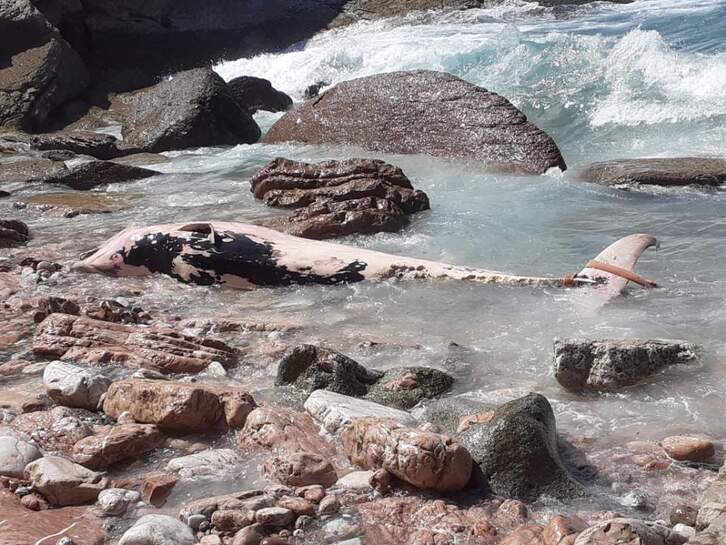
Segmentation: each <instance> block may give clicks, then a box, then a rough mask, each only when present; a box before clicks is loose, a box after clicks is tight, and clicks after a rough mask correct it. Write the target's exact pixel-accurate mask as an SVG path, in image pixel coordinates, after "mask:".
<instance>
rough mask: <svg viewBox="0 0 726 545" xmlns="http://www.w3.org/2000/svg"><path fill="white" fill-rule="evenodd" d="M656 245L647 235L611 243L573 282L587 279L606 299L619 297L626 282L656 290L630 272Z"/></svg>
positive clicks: (650, 283) (649, 282) (653, 239)
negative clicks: (596, 284) (641, 257)
mask: <svg viewBox="0 0 726 545" xmlns="http://www.w3.org/2000/svg"><path fill="white" fill-rule="evenodd" d="M657 245H658V241H657V240H656V238H655V237H652V236H650V235H642V234H638V235H630V236H627V237H624V238H621V239H620V240H618V241H616V242H614V243H613V244H611V245H610V246H608V247H607V248H605V249H604V250H603V251H602V252H600V253H599V254H598V255H597V257H595V259H593V260H591V261H590V262H588V263H587V265H586V266H585V268H584V269H582V270H581V271H580V272H579V273H578V274H577V278H587V279H590V280H594V281H596V282H598V283H600V284H602V285H601V286H598V288H599V289H602V290H605V291H606V292H607V293H608V295H610V296H615V295H619V294H620V293H621V292H622V291H623V290H624V289H625V286H626V285H627V284H628V282H636V283H638V284H640V285H642V286H644V287H649V288H652V287H656V284H655V283H654V282H651V281H649V280H646V279H645V278H642V277H641V276H638V275H637V274H636V273H635V272H634V270H633V269H634V268H635V264H636V263H637V262H638V259H639V258H640V256H641V255H642V254H643V252H644V251H645V250H647V249H648V248H650V247H651V246H657Z"/></svg>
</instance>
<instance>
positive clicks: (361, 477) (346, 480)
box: [333, 471, 373, 492]
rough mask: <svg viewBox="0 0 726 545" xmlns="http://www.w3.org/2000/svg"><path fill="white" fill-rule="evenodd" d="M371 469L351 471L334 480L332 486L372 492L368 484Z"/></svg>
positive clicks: (371, 473) (371, 472) (371, 474)
mask: <svg viewBox="0 0 726 545" xmlns="http://www.w3.org/2000/svg"><path fill="white" fill-rule="evenodd" d="M372 476H373V471H352V472H350V473H348V474H347V475H343V476H342V477H341V478H340V479H338V480H337V481H336V483H335V484H334V485H333V488H344V489H345V490H351V491H355V492H372V491H373V487H372V486H371V484H370V481H371V477H372Z"/></svg>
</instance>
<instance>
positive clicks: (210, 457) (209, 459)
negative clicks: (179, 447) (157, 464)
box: [166, 449, 242, 479]
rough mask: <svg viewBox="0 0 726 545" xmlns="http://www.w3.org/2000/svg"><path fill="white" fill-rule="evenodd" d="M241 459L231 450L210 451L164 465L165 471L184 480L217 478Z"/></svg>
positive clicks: (176, 459)
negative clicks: (176, 474) (175, 474)
mask: <svg viewBox="0 0 726 545" xmlns="http://www.w3.org/2000/svg"><path fill="white" fill-rule="evenodd" d="M241 461H242V459H241V458H240V457H239V455H238V454H237V453H236V452H235V451H234V450H232V449H210V450H203V451H202V452H197V453H196V454H190V455H188V456H182V457H180V458H173V459H171V460H169V462H168V463H167V464H166V469H167V470H168V471H172V472H174V473H178V474H179V476H181V477H183V478H185V479H194V478H197V477H209V476H213V477H217V476H219V475H220V474H224V473H229V472H230V471H231V470H233V469H234V468H235V467H236V466H238V465H239V464H240V463H241Z"/></svg>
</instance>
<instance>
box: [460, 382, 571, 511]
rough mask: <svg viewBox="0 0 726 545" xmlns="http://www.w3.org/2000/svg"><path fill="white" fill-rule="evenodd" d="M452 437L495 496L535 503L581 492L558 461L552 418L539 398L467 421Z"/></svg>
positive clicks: (528, 398) (531, 397) (525, 399)
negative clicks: (461, 445) (484, 478)
mask: <svg viewBox="0 0 726 545" xmlns="http://www.w3.org/2000/svg"><path fill="white" fill-rule="evenodd" d="M455 437H456V438H457V439H458V440H459V442H460V443H461V444H463V445H464V446H465V447H466V448H467V450H468V451H469V452H470V453H471V456H472V458H473V459H474V461H475V462H476V463H477V464H478V465H479V468H480V469H481V471H482V474H483V475H484V476H485V477H486V478H487V479H488V480H489V484H490V486H491V488H492V490H493V491H494V492H495V493H496V494H499V495H501V496H505V497H507V498H514V499H518V500H522V501H534V500H536V499H537V498H538V497H539V496H541V495H543V494H546V495H548V496H553V497H556V498H567V497H572V496H574V495H578V494H579V493H581V491H582V488H581V485H579V484H578V483H577V482H576V481H575V480H574V479H573V477H572V476H570V475H569V473H568V471H567V469H566V468H565V466H564V465H563V463H562V461H561V459H560V455H559V452H558V449H557V430H556V425H555V415H554V413H553V412H552V407H551V406H550V404H549V402H548V401H547V399H546V398H545V397H543V396H541V395H539V394H529V395H527V396H525V397H522V398H519V399H515V400H513V401H510V402H508V403H505V404H504V405H501V406H500V407H498V408H496V409H494V411H492V412H491V413H490V414H487V415H486V418H474V419H470V420H469V422H468V425H467V427H466V429H464V430H463V431H461V432H460V433H458V434H456V435H455Z"/></svg>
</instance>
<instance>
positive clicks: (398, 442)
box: [340, 418, 472, 492]
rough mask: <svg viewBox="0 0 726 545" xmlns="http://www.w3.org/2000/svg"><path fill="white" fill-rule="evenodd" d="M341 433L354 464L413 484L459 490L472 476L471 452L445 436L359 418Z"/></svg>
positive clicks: (432, 488) (385, 421)
mask: <svg viewBox="0 0 726 545" xmlns="http://www.w3.org/2000/svg"><path fill="white" fill-rule="evenodd" d="M340 437H341V441H342V443H343V448H344V449H345V452H346V454H347V456H348V458H350V461H351V462H352V463H353V464H355V465H356V466H358V467H362V468H364V469H385V470H386V471H389V472H390V473H392V474H393V475H395V476H396V477H398V478H399V479H401V480H403V481H405V482H407V483H410V484H412V485H413V486H415V487H416V488H421V489H425V490H437V491H441V492H445V491H452V490H461V489H462V488H464V487H465V486H466V485H467V484H468V483H469V479H470V478H471V472H472V460H471V456H470V455H469V453H468V452H467V450H466V449H465V448H464V447H463V446H461V445H460V444H458V443H456V442H455V441H454V440H452V439H451V438H449V437H447V436H443V435H438V434H435V433H430V432H425V431H421V430H417V429H414V428H406V427H403V426H401V425H400V424H398V423H397V422H396V421H394V420H385V419H375V418H359V419H356V420H354V421H353V422H352V423H351V424H350V425H349V426H347V427H346V428H345V429H344V430H343V432H342V433H341V435H340Z"/></svg>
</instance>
